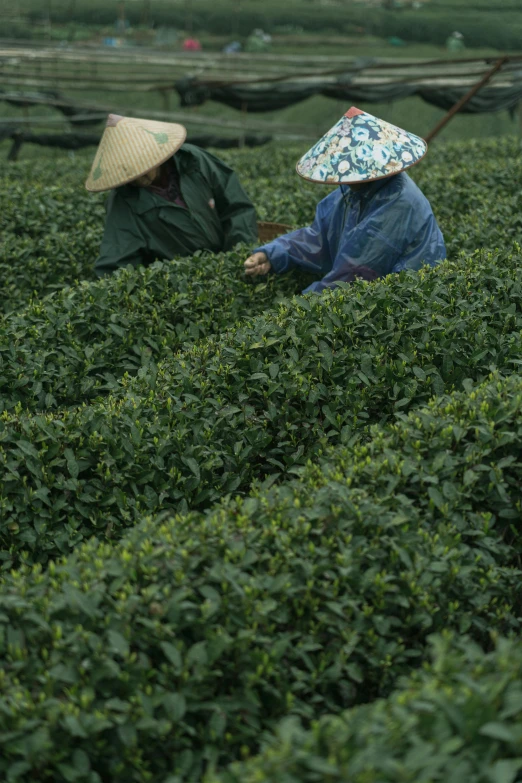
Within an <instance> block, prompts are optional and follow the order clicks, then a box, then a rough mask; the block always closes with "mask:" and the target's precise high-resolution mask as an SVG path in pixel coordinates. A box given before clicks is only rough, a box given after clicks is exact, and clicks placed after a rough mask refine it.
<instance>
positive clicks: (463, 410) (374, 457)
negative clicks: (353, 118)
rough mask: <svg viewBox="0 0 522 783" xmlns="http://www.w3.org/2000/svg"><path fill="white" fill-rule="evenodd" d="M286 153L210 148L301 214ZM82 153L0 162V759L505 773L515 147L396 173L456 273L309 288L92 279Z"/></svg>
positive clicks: (88, 772) (290, 775)
mask: <svg viewBox="0 0 522 783" xmlns="http://www.w3.org/2000/svg"><path fill="white" fill-rule="evenodd" d="M301 153H302V150H301V149H300V148H299V147H297V146H296V147H292V146H288V147H286V146H285V147H275V146H274V147H271V146H268V147H264V148H262V149H259V150H255V151H252V150H238V151H234V152H227V153H220V155H221V157H223V158H225V159H226V160H227V161H228V162H229V163H231V164H232V165H233V166H234V167H235V169H236V170H237V172H238V174H239V175H240V177H241V180H242V182H243V183H244V185H245V188H246V190H247V191H248V193H249V195H250V196H251V198H252V200H253V201H254V203H255V205H256V208H257V211H258V216H259V219H261V220H277V221H280V222H284V223H288V224H290V225H293V226H301V225H306V224H308V223H309V222H310V220H311V219H312V217H313V214H314V210H315V205H316V204H317V202H318V200H319V199H320V198H321V197H322V196H323V195H325V194H326V192H328V191H327V190H326V191H325V190H324V189H322V188H321V187H319V186H313V185H309V184H306V183H304V182H302V181H300V180H299V179H298V178H297V176H296V175H295V173H294V167H295V160H296V158H297V157H298V156H299V155H300V154H301ZM88 163H89V161H88V159H87V158H84V157H81V156H78V157H77V158H76V159H74V160H72V159H66V158H64V159H63V160H62V161H60V163H59V164H58V165H56V164H55V163H50V162H48V161H47V162H46V161H38V160H35V161H33V160H31V161H27V162H20V163H16V164H11V165H9V166H7V167H4V169H3V171H2V173H1V175H0V179H1V188H0V235H1V236H2V243H1V245H0V265H1V272H2V277H3V281H4V285H3V297H2V301H1V304H0V310H1V312H0V465H1V467H2V470H1V472H0V509H1V513H0V541H1V546H0V661H1V664H0V778H1V779H2V780H6V781H9V783H34V781H41V782H42V783H50V782H51V781H52V783H69V782H71V783H130V782H132V783H142V782H143V781H150V783H184V781H205V783H239V781H241V783H262V782H263V781H267V782H268V781H270V783H276V781H277V782H278V783H280V782H281V781H283V782H284V783H316V782H317V781H325V783H326V781H328V783H333V782H334V781H339V783H340V782H341V781H348V780H349V781H350V782H351V783H352V782H353V783H432V782H433V783H439V781H440V783H442V781H444V783H461V781H466V783H515V782H516V781H518V780H520V772H521V770H522V730H521V726H522V657H521V653H520V639H521V637H522V616H521V598H522V587H521V585H522V579H521V577H522V569H521V567H520V556H521V553H522V537H521V532H520V522H521V519H522V480H521V476H522V473H521V470H522V458H521V455H522V372H521V370H520V366H521V363H522V348H521V345H522V250H521V247H520V245H519V241H520V234H521V224H522V217H521V216H522V195H521V191H520V184H519V183H520V182H522V155H521V151H520V145H519V141H518V140H517V139H512V138H500V139H498V140H496V141H469V142H466V143H454V144H448V145H434V147H433V149H432V150H431V151H430V153H429V155H428V157H427V158H426V161H425V162H423V163H422V164H421V165H419V166H418V167H416V168H415V169H413V170H412V176H413V177H414V179H415V180H416V181H417V182H418V184H419V185H420V186H421V187H422V189H423V191H424V192H425V194H426V195H427V196H428V198H429V199H430V201H431V203H432V206H433V209H434V212H435V214H436V216H437V219H438V221H439V223H440V226H441V228H442V230H443V232H444V235H445V238H446V244H447V247H448V253H449V258H448V260H447V261H446V262H445V263H443V264H442V265H440V266H439V267H437V268H436V269H426V270H423V271H421V272H420V273H417V274H415V273H411V272H402V273H400V274H399V275H392V276H389V277H388V278H385V279H383V280H377V281H374V282H371V283H366V282H363V281H359V282H356V283H354V284H352V285H350V286H348V285H344V286H341V287H339V288H338V289H337V290H334V291H327V292H326V293H324V294H323V295H321V296H317V295H308V296H303V295H302V294H300V291H301V290H302V289H303V288H304V287H305V285H307V284H308V283H309V282H310V278H308V277H306V276H305V275H303V274H300V273H297V272H296V273H292V274H290V275H288V276H281V277H276V276H269V277H268V278H265V279H256V280H254V281H252V280H251V279H246V278H245V276H244V275H243V272H242V263H243V260H244V258H245V257H246V256H247V255H248V253H249V252H250V250H251V248H249V247H246V246H245V247H241V246H238V247H236V248H235V249H234V250H233V251H230V252H228V253H222V254H218V255H213V254H210V253H199V254H196V255H195V256H193V257H191V258H176V259H172V260H171V261H169V262H156V263H155V264H153V265H152V266H150V267H148V268H147V269H145V268H141V269H131V268H128V269H125V270H121V271H119V272H118V273H117V274H115V275H114V276H112V277H110V278H104V279H101V280H98V279H96V277H95V275H94V271H93V269H94V261H95V258H96V254H97V250H98V247H99V243H100V239H101V234H102V229H103V219H104V201H105V197H104V196H102V195H93V194H88V193H87V192H86V191H85V190H83V187H82V185H83V181H84V179H85V176H86V173H87V168H88Z"/></svg>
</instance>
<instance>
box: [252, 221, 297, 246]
mask: <svg viewBox="0 0 522 783" xmlns="http://www.w3.org/2000/svg"><path fill="white" fill-rule="evenodd" d="M293 230H294V229H293V228H292V226H287V225H285V224H284V223H265V222H263V221H261V222H259V223H258V224H257V233H258V234H259V241H260V242H262V243H263V244H265V243H266V242H271V241H272V239H275V238H276V237H280V236H281V234H288V232H289V231H293Z"/></svg>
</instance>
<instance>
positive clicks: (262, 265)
mask: <svg viewBox="0 0 522 783" xmlns="http://www.w3.org/2000/svg"><path fill="white" fill-rule="evenodd" d="M271 269H272V264H271V263H270V261H269V260H268V256H267V255H266V253H261V252H260V253H254V254H253V255H251V256H250V258H247V260H246V261H245V275H267V274H268V273H269V272H270V270H271Z"/></svg>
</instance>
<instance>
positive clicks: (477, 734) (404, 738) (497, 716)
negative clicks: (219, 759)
mask: <svg viewBox="0 0 522 783" xmlns="http://www.w3.org/2000/svg"><path fill="white" fill-rule="evenodd" d="M432 647H433V662H432V663H431V665H430V666H427V667H426V668H425V669H424V670H423V671H422V672H420V673H417V674H415V675H413V676H412V677H411V678H410V679H409V680H407V681H405V682H404V683H403V684H402V687H401V688H400V689H399V690H397V691H396V692H394V693H393V694H392V695H391V696H390V698H389V699H387V700H380V701H378V702H375V703H374V704H372V705H368V706H364V707H357V708H355V709H352V710H350V711H349V712H346V713H344V714H343V715H342V716H328V717H326V716H325V717H324V718H322V719H321V720H320V721H318V722H317V723H316V724H315V725H314V727H313V729H312V730H310V731H306V730H303V727H302V726H301V725H300V724H299V722H298V721H297V720H296V719H295V718H294V719H292V718H288V719H286V720H285V721H284V722H282V723H281V725H280V727H278V730H277V733H276V736H275V737H274V738H273V739H271V740H270V742H269V743H267V747H266V749H265V750H264V751H263V753H262V754H261V755H260V756H259V757H257V758H255V759H252V760H251V761H248V762H247V763H245V764H241V765H240V764H236V765H234V766H232V768H231V770H230V771H228V773H223V774H222V775H219V776H213V775H212V776H209V778H207V780H208V783H217V781H219V783H276V782H279V781H281V780H284V781H285V783H312V781H313V783H315V782H316V781H317V780H325V781H326V780H327V781H329V782H330V781H331V782H332V783H334V781H339V782H340V781H347V780H349V781H351V783H397V781H399V780H408V781H421V780H422V781H424V780H426V781H428V780H429V781H435V780H437V781H439V780H440V781H446V783H460V781H463V780H465V781H466V783H484V782H485V781H503V783H514V781H515V780H517V779H518V778H519V770H520V766H521V761H520V743H521V740H520V738H521V736H522V653H521V649H520V644H517V643H515V642H513V641H506V640H504V639H500V640H499V641H498V642H497V647H496V650H495V651H494V652H489V653H484V652H483V651H482V650H481V649H479V648H477V646H476V645H474V644H473V643H471V642H470V641H469V640H466V639H464V640H462V641H459V640H455V639H452V638H451V637H449V636H448V635H447V634H446V635H445V636H443V637H440V636H439V637H435V638H434V639H433V642H432Z"/></svg>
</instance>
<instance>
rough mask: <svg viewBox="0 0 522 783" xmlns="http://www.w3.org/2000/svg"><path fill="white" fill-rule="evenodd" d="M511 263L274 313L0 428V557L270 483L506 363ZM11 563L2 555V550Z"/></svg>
mask: <svg viewBox="0 0 522 783" xmlns="http://www.w3.org/2000/svg"><path fill="white" fill-rule="evenodd" d="M519 264H520V260H519V258H518V257H512V258H501V259H498V258H496V257H494V256H487V257H485V258H483V259H482V258H480V257H479V256H477V257H475V258H472V259H470V260H469V261H468V262H467V263H465V264H460V263H459V264H450V263H448V264H447V265H445V267H443V268H439V269H436V270H428V271H423V272H421V273H419V274H413V273H401V275H400V276H393V277H390V278H388V279H386V280H383V281H376V282H375V283H373V284H371V285H367V284H366V283H363V282H359V283H357V284H355V285H352V286H346V287H344V288H343V289H340V290H337V291H333V292H330V293H328V294H326V295H325V296H323V297H298V298H295V299H293V300H290V301H284V302H283V303H281V305H280V306H279V310H278V311H277V312H275V313H273V314H268V315H265V316H258V317H256V318H253V319H252V320H251V321H245V322H244V323H242V324H240V325H239V326H237V327H236V328H235V329H233V330H231V331H230V332H229V333H227V334H225V335H223V336H222V337H220V338H209V339H207V340H202V341H200V342H199V343H197V344H195V345H194V346H193V347H192V348H190V349H189V350H187V351H185V352H182V353H180V354H179V356H176V357H173V358H172V359H168V360H166V361H164V362H163V363H162V364H161V365H160V366H159V368H158V369H157V370H156V369H155V368H153V367H152V366H151V367H148V368H144V369H143V370H141V371H140V372H139V373H138V376H137V377H136V378H135V379H130V380H128V381H127V382H124V383H123V384H122V389H121V393H120V394H118V395H117V394H112V395H110V396H109V397H108V398H107V399H106V400H104V401H100V402H96V403H93V404H92V405H88V406H83V407H80V408H78V409H69V410H64V411H61V412H59V413H54V412H49V413H45V414H43V413H42V414H34V415H30V414H26V413H24V412H20V410H14V411H12V412H8V411H4V414H3V415H2V417H1V419H0V466H1V468H2V475H1V476H0V508H1V511H2V522H1V523H0V536H1V538H0V541H1V542H2V548H3V550H4V551H3V553H2V554H1V555H0V557H3V558H4V559H6V564H10V562H11V557H15V558H16V557H18V555H19V553H20V551H21V550H27V551H28V552H29V553H30V557H37V558H38V559H40V560H42V561H45V559H46V558H47V557H48V556H55V555H56V554H57V553H62V552H67V551H68V550H69V549H70V548H71V547H74V546H76V545H77V544H78V543H79V542H80V541H81V539H82V538H83V537H85V536H89V535H90V534H92V533H93V532H96V533H101V532H103V531H107V533H108V534H109V533H110V534H111V535H120V534H121V531H122V527H124V526H126V525H130V524H133V523H134V522H135V521H136V519H138V518H140V516H142V515H144V514H153V513H157V512H158V511H161V510H163V509H180V510H185V509H187V507H191V508H204V507H208V506H209V505H210V504H212V503H213V502H215V501H217V500H219V499H220V498H221V497H222V496H223V495H224V494H227V493H231V492H235V491H239V492H246V491H248V489H249V487H250V486H251V484H252V481H254V480H255V479H257V478H260V477H264V476H267V475H270V474H274V475H275V477H279V478H284V477H286V476H288V475H289V474H292V473H293V472H295V470H296V469H298V468H299V466H301V465H303V464H304V463H306V461H307V460H308V459H311V458H316V457H317V456H320V454H321V453H322V452H323V451H324V449H325V448H326V447H327V445H328V444H329V443H330V444H335V443H339V442H342V441H343V440H346V439H347V438H349V437H350V436H351V434H352V433H361V432H364V430H365V428H366V427H367V426H368V425H369V424H372V423H379V422H383V421H384V420H385V419H386V418H389V417H392V416H393V415H395V414H397V413H400V412H404V411H406V410H407V409H408V408H411V407H415V406H418V405H421V404H423V403H425V402H426V401H427V400H428V399H429V398H430V397H431V395H432V394H433V393H435V394H442V393H444V392H445V391H451V390H452V389H454V388H459V387H460V386H461V385H462V384H463V382H464V381H465V380H466V379H473V380H475V381H479V380H480V379H482V378H484V377H485V376H487V374H488V373H489V371H490V369H491V368H492V367H497V368H499V369H501V370H502V371H503V372H505V373H506V374H507V373H509V372H511V371H512V370H513V368H514V367H515V368H516V367H517V366H518V362H519V356H520V333H521V329H522V308H521V295H522V281H521V280H520V273H519ZM8 553H10V554H8Z"/></svg>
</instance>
